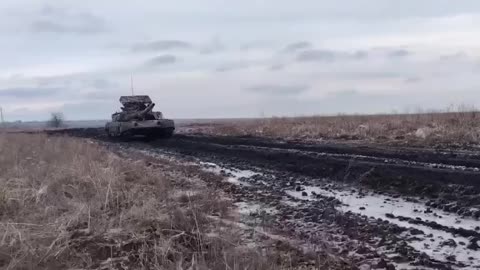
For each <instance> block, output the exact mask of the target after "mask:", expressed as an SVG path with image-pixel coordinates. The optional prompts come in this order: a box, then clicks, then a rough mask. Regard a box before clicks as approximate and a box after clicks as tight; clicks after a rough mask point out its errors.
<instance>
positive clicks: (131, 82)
mask: <svg viewBox="0 0 480 270" xmlns="http://www.w3.org/2000/svg"><path fill="white" fill-rule="evenodd" d="M130 86H131V89H132V96H134V94H133V75H131V76H130Z"/></svg>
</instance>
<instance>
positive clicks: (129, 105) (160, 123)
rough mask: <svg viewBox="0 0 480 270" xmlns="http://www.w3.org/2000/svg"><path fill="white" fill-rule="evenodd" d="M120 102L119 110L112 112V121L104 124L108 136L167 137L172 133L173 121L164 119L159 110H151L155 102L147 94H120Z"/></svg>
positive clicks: (173, 129)
mask: <svg viewBox="0 0 480 270" xmlns="http://www.w3.org/2000/svg"><path fill="white" fill-rule="evenodd" d="M120 103H121V104H122V105H123V107H122V108H121V112H116V113H114V114H112V121H110V122H107V123H106V124H105V131H106V133H107V135H108V136H109V137H132V136H143V137H148V138H169V137H171V136H172V135H173V132H174V131H175V123H174V122H173V120H170V119H164V118H163V115H162V113H161V112H155V111H153V107H155V103H153V102H152V100H151V99H150V97H149V96H122V97H120Z"/></svg>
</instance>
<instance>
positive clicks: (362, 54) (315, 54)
mask: <svg viewBox="0 0 480 270" xmlns="http://www.w3.org/2000/svg"><path fill="white" fill-rule="evenodd" d="M367 57H368V52H366V51H356V52H354V53H350V52H340V51H333V50H306V51H302V52H300V53H299V54H298V55H297V61H299V62H333V61H336V60H339V59H345V60H362V59H366V58H367Z"/></svg>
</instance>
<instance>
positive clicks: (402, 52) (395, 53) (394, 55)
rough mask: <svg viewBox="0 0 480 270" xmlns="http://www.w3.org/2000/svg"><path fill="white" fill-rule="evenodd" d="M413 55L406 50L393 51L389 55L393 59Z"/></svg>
mask: <svg viewBox="0 0 480 270" xmlns="http://www.w3.org/2000/svg"><path fill="white" fill-rule="evenodd" d="M410 54H411V53H410V51H407V50H405V49H397V50H392V51H390V52H389V53H388V56H389V57H392V58H398V57H406V56H409V55H410Z"/></svg>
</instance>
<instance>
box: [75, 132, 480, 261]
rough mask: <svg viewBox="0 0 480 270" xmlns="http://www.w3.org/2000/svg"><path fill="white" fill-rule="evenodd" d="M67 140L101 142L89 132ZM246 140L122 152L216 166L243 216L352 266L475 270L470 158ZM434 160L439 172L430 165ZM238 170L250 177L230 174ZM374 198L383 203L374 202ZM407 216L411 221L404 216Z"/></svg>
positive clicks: (194, 140)
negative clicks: (260, 220)
mask: <svg viewBox="0 0 480 270" xmlns="http://www.w3.org/2000/svg"><path fill="white" fill-rule="evenodd" d="M71 135H75V136H85V137H96V138H100V139H104V138H103V137H102V136H101V135H100V134H97V133H94V132H90V133H88V134H87V133H82V132H78V131H74V132H73V133H71ZM248 140H249V139H248V138H247V139H244V138H242V139H238V138H233V139H232V142H231V143H228V138H224V137H221V138H216V137H202V136H186V135H181V136H175V137H174V138H172V139H171V140H168V141H155V142H135V141H133V142H122V143H120V144H119V145H122V146H125V147H128V148H132V149H142V150H143V151H147V152H158V153H163V154H168V155H174V156H176V157H179V158H182V159H193V160H195V161H197V162H199V163H200V164H203V166H204V167H205V169H206V170H209V169H210V170H211V169H212V166H213V167H214V168H216V167H215V166H218V168H221V169H219V170H218V168H217V172H218V173H222V174H224V175H225V176H226V177H227V180H228V179H229V180H230V181H225V182H221V183H210V184H211V185H213V186H215V187H216V188H219V189H222V190H224V191H226V192H228V193H229V194H231V195H232V196H233V197H234V198H235V199H236V200H237V201H238V203H240V205H242V206H243V207H247V209H248V205H256V207H253V208H258V209H273V211H271V213H262V214H261V215H262V216H263V217H264V218H267V219H268V220H269V221H270V222H271V225H272V226H273V227H274V228H276V229H277V230H278V231H279V233H281V234H284V235H289V236H290V237H293V238H296V239H302V240H303V241H304V242H305V243H308V245H311V246H312V245H313V246H315V245H319V246H322V248H328V249H329V250H330V251H331V252H333V253H335V254H337V255H338V256H344V257H348V258H349V259H352V260H353V261H354V262H355V264H357V265H362V264H367V265H373V266H378V267H381V268H384V269H394V268H392V267H394V266H393V265H392V264H391V263H394V264H395V265H396V266H397V268H399V267H400V266H406V265H409V266H418V267H429V268H433V269H450V268H465V269H472V268H475V267H480V261H478V260H480V254H479V253H477V250H478V244H477V240H478V239H477V237H476V236H477V234H478V230H476V229H475V227H476V226H475V225H476V224H480V222H478V219H474V217H477V218H478V215H480V210H479V209H477V208H476V206H478V205H480V202H479V201H478V200H479V193H480V192H479V189H480V183H479V181H480V173H479V172H478V171H476V170H475V168H477V167H476V166H477V165H478V163H477V156H476V155H474V154H471V153H470V154H468V155H464V154H455V155H443V156H441V157H438V158H434V159H428V158H427V157H428V156H436V155H437V154H436V153H434V152H428V151H427V152H425V151H426V150H421V151H423V152H422V153H421V154H418V155H417V156H415V155H414V153H413V154H412V152H409V153H407V154H401V153H400V154H399V155H397V156H394V155H393V154H392V153H394V152H401V149H396V150H395V149H393V150H389V151H386V152H385V153H386V154H384V155H382V154H379V155H377V156H372V155H371V154H372V153H373V152H375V151H366V152H361V150H359V149H357V148H355V147H352V149H353V150H352V151H347V150H348V149H346V147H345V146H342V147H343V148H341V151H343V152H342V153H338V152H336V153H335V152H334V151H333V150H331V149H333V148H334V146H331V149H330V150H329V151H330V152H328V151H327V152H326V151H320V150H319V149H315V148H312V147H310V146H309V147H308V149H309V150H306V149H305V147H306V146H304V145H301V144H286V143H274V142H262V141H261V140H260V141H259V140H258V139H254V140H252V143H249V141H248ZM240 142H241V143H240ZM272 144H275V147H274V146H272ZM279 145H281V147H278V146H279ZM312 149H313V151H312ZM408 151H412V150H406V152H408ZM419 151H420V150H419ZM406 156H409V157H412V159H411V160H408V159H405V157H406ZM385 159H388V162H385ZM462 160H463V161H464V162H462ZM201 162H207V163H201ZM208 162H211V163H212V164H210V165H208ZM438 162H441V164H443V165H441V166H438V167H432V166H430V165H431V164H438ZM245 171H247V172H250V173H243V174H242V173H240V175H241V176H240V177H238V175H236V174H235V172H245ZM232 172H233V173H232ZM378 198H382V200H384V202H383V203H382V202H380V203H379V202H377V201H375V200H378ZM387 199H388V200H390V202H393V204H392V205H407V206H406V207H403V208H402V207H400V208H398V209H397V208H394V207H393V206H390V204H391V203H389V202H388V201H387ZM408 202H410V203H412V204H413V205H415V207H416V209H413V210H412V211H411V212H408V211H406V208H407V207H411V205H408ZM375 204H381V205H375ZM445 206H446V207H445ZM382 207H383V208H387V210H384V209H380V208H382ZM388 207H391V208H388ZM434 207H437V208H442V210H437V209H432V208H434ZM407 210H408V209H407ZM414 210H416V212H415V211H414ZM388 211H392V212H393V213H389V212H388ZM397 212H398V213H400V214H398V213H397ZM406 212H407V214H409V215H410V216H409V217H405V216H402V215H401V214H405V213H406ZM253 214H254V215H257V216H258V215H259V213H253ZM412 217H413V218H412ZM470 217H472V218H470ZM444 220H447V221H448V222H447V221H444ZM452 220H453V221H454V222H452ZM457 221H459V222H460V223H456V222H457ZM452 223H454V224H452ZM459 230H460V231H461V233H460V234H459V233H458V231H459ZM325 245H327V247H325Z"/></svg>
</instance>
